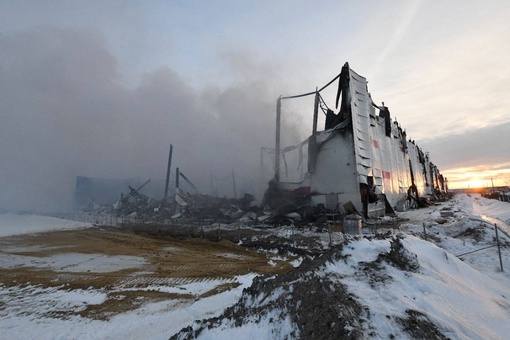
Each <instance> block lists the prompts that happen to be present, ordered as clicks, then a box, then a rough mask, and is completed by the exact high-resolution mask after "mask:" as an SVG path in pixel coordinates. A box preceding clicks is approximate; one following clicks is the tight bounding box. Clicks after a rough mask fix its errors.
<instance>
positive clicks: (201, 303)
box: [0, 195, 510, 339]
mask: <svg viewBox="0 0 510 340" xmlns="http://www.w3.org/2000/svg"><path fill="white" fill-rule="evenodd" d="M399 217H400V218H402V219H406V220H407V222H405V223H404V224H403V225H402V227H401V231H402V232H403V233H404V234H405V237H404V238H403V239H402V243H403V245H404V246H405V248H406V249H407V250H408V251H409V252H411V253H413V254H415V255H416V257H417V261H418V262H419V265H420V269H419V270H418V271H416V272H407V271H402V270H399V269H397V268H393V267H391V266H386V267H385V268H384V270H385V272H384V273H385V275H387V276H390V277H391V278H392V279H391V280H390V281H388V282H387V283H384V284H383V283H381V282H376V283H375V284H374V282H369V281H368V280H365V279H363V277H360V276H359V274H358V266H359V264H360V263H368V262H371V261H374V259H375V258H376V257H377V256H378V254H380V253H381V252H384V251H388V250H389V248H390V243H389V241H388V240H387V239H384V240H375V239H374V240H371V241H369V240H367V239H360V240H351V242H350V243H349V246H348V247H346V248H347V249H346V250H345V251H346V252H347V253H348V255H349V256H348V257H347V258H348V260H346V261H345V260H342V261H332V262H330V263H328V264H327V265H326V266H324V267H321V269H320V273H316V274H317V275H319V276H321V275H322V276H327V277H329V278H332V279H334V280H338V282H341V283H342V284H344V285H346V286H347V287H348V290H349V292H350V293H352V294H353V295H354V296H356V297H357V298H358V301H359V303H361V304H362V305H363V306H366V308H367V309H368V310H369V312H370V313H369V314H370V315H371V319H370V322H369V326H366V327H369V328H370V332H372V333H371V334H373V335H374V336H373V337H375V338H389V337H390V336H394V337H396V338H398V339H405V338H412V337H410V336H409V334H408V333H405V332H403V331H402V330H399V329H396V328H395V325H394V323H392V322H390V321H389V316H391V318H395V316H397V317H398V316H402V317H404V316H405V315H406V313H408V311H409V310H412V311H419V312H420V313H423V315H426V316H427V317H428V320H430V321H431V322H432V323H433V324H434V325H436V326H437V327H438V329H439V330H440V331H441V332H442V334H444V335H446V336H448V337H450V338H452V339H507V338H508V334H510V322H509V321H508V320H510V254H509V249H510V239H509V238H508V236H507V235H508V234H510V228H509V226H508V225H509V224H510V204H508V203H505V202H499V201H495V200H488V199H484V198H481V197H480V196H467V195H458V196H456V197H455V198H454V199H453V200H452V201H450V202H446V203H443V204H441V205H436V206H432V207H429V208H425V209H419V210H413V211H408V212H404V213H400V214H399ZM493 223H497V224H498V226H500V227H501V229H502V230H503V231H504V233H500V234H499V237H500V241H501V243H502V244H503V245H504V246H503V247H502V262H503V266H504V271H503V272H501V271H500V262H499V258H498V254H497V248H496V247H491V248H488V249H485V250H482V251H478V252H473V251H475V250H478V249H481V248H484V247H489V246H492V245H494V236H495V234H494V228H493ZM423 225H425V229H426V237H427V240H423V239H424V238H425V235H423ZM86 226H87V224H84V223H78V222H73V221H65V220H59V219H53V218H48V217H38V216H18V215H12V214H6V215H0V233H1V234H0V235H1V236H3V237H5V236H10V235H18V234H23V233H34V232H44V231H49V230H52V229H61V228H83V227H86ZM505 233H506V234H507V235H505ZM7 250H8V252H9V254H12V253H15V252H16V249H7ZM7 250H6V249H1V251H0V257H1V261H2V262H1V263H2V265H1V268H0V270H4V269H8V268H12V267H13V266H18V267H19V266H25V265H26V262H20V261H19V257H16V256H12V255H9V254H7ZM25 250H26V249H25ZM4 252H5V253H4ZM469 252H473V253H470V254H467V255H463V256H460V257H458V255H462V254H465V253H469ZM76 256H77V258H79V260H78V261H77V260H76V258H75V259H70V258H69V256H67V257H58V256H55V257H51V258H46V259H44V260H41V259H39V260H37V259H26V260H28V261H29V262H30V261H35V262H32V263H31V264H30V266H38V268H40V269H41V270H43V269H50V270H53V271H72V270H74V269H76V268H73V266H72V263H75V264H76V265H78V266H80V267H79V270H80V271H83V270H87V271H101V270H110V271H115V270H122V269H125V268H130V267H136V266H140V265H142V264H143V259H142V258H136V257H128V256H124V257H120V256H119V257H108V256H104V257H94V258H93V259H91V258H87V256H86V255H85V254H79V255H78V254H77V255H76ZM229 256H231V255H229V254H224V257H226V258H228V257H229ZM16 261H18V262H16ZM73 261H74V262H73ZM71 262H72V263H71ZM297 264H299V262H298V263H297ZM103 265H104V266H103ZM105 268H107V269H105ZM254 277H255V274H248V275H244V276H239V277H237V278H236V280H237V281H238V282H239V283H240V285H239V286H238V287H236V288H233V289H230V290H228V291H224V292H220V293H219V294H216V295H212V296H209V297H204V298H201V299H195V300H169V301H161V302H156V303H149V304H145V305H142V306H140V308H138V309H135V310H131V311H127V312H124V313H120V314H117V315H115V316H113V317H112V318H110V319H109V320H105V321H103V320H92V319H89V318H85V317H82V316H79V315H77V314H76V313H75V314H73V315H67V316H64V317H55V313H56V312H57V311H62V310H74V311H75V312H76V311H78V312H79V311H80V310H82V309H84V308H85V306H87V305H93V304H100V303H102V302H103V301H104V300H105V298H106V296H105V292H104V291H102V290H100V289H94V288H89V289H78V290H76V289H74V290H73V289H66V287H52V288H48V287H37V286H32V285H30V284H23V285H18V286H11V287H5V286H2V285H0V334H1V336H0V337H2V338H5V339H78V338H80V339H140V338H145V339H168V338H169V337H170V336H171V335H173V334H175V333H176V332H178V331H179V330H181V329H182V328H183V327H186V326H188V325H191V324H192V323H193V321H195V320H201V319H206V318H211V317H214V316H219V315H221V314H222V312H223V311H224V309H225V308H227V307H229V306H232V305H234V304H235V303H236V302H237V301H238V300H239V298H240V297H241V294H242V291H243V289H244V288H246V287H249V286H250V285H251V283H252V281H253V279H254ZM218 284H219V282H215V281H210V282H209V283H200V284H195V285H193V284H188V285H185V286H184V285H183V286H182V287H179V290H181V291H182V290H184V291H185V292H186V293H189V294H192V295H196V296H199V295H200V294H201V293H203V292H205V291H208V290H210V289H213V288H214V287H216V286H217V285H218ZM158 289H164V288H162V287H159V288H158ZM172 289H174V288H172ZM277 293H278V292H275V294H274V296H273V298H274V299H276V298H277V295H278V294H277ZM20 296H22V298H20ZM269 300H270V299H269ZM256 303H263V302H262V301H253V304H256ZM264 303H267V301H266V302H264ZM277 314H278V313H276V314H275V315H272V314H268V317H266V318H263V319H262V320H259V322H249V321H247V322H245V323H244V324H243V325H241V326H239V325H238V324H235V323H233V322H228V321H225V322H223V323H221V325H220V327H216V328H213V329H211V330H210V331H209V332H204V333H202V334H201V338H205V339H225V338H232V337H236V338H239V339H260V337H261V336H262V337H264V338H271V337H273V338H284V337H292V336H297V337H299V334H297V333H296V332H295V326H294V325H293V324H292V322H291V320H290V319H289V318H287V317H282V318H281V319H280V320H279V319H278V316H277ZM270 317H273V320H272V321H271V320H270V319H271V318H270ZM278 320H279V321H278ZM278 322H280V323H279V324H278ZM293 331H294V333H293ZM367 334H370V333H369V332H368V331H367Z"/></svg>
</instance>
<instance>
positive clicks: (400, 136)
mask: <svg viewBox="0 0 510 340" xmlns="http://www.w3.org/2000/svg"><path fill="white" fill-rule="evenodd" d="M337 78H339V88H338V91H337V100H336V104H337V108H338V102H339V99H340V97H341V105H340V108H339V110H338V112H337V113H335V112H334V111H333V110H331V109H329V108H327V105H326V104H325V103H324V102H323V99H322V97H321V95H320V91H321V90H323V89H324V88H325V87H323V88H322V89H321V90H317V91H316V92H313V93H310V94H311V95H315V107H314V126H313V133H312V135H311V136H310V137H309V138H307V139H306V140H305V141H304V142H302V143H300V144H299V145H297V146H291V147H286V148H283V149H281V148H280V145H279V139H280V137H279V133H280V132H279V119H280V114H281V113H280V109H281V100H282V99H291V98H294V97H281V98H279V99H278V105H277V132H276V147H275V150H276V154H277V155H276V161H275V163H276V165H275V178H274V182H276V183H277V187H278V188H279V190H280V191H282V192H283V193H284V195H285V196H287V197H288V196H292V195H296V196H308V197H309V198H310V200H311V202H312V203H313V204H314V205H323V206H324V207H326V208H327V209H333V210H340V211H341V212H344V211H345V210H347V212H349V210H354V211H357V212H360V213H361V212H362V213H364V214H365V215H366V216H368V217H376V216H381V215H384V214H385V212H390V211H393V210H400V211H402V210H406V209H408V208H409V207H411V206H413V205H416V204H418V203H419V198H420V197H423V196H441V195H444V194H445V193H446V192H447V191H448V182H447V179H446V178H444V177H443V176H442V175H441V173H440V172H439V170H438V169H437V167H436V166H435V165H434V164H433V163H432V162H431V161H430V159H429V156H428V154H427V153H425V152H423V151H422V150H421V149H420V148H419V147H418V146H417V144H416V143H415V142H414V141H412V140H408V138H407V134H406V131H405V130H403V129H402V127H401V126H400V125H399V124H398V123H397V122H396V121H393V120H392V119H391V115H390V111H389V109H388V108H387V107H386V106H384V105H382V106H378V105H376V104H375V103H374V102H373V100H372V98H371V95H370V93H369V92H368V86H367V80H366V79H365V78H364V77H362V76H360V75H359V74H357V73H356V72H354V71H353V70H351V69H350V68H349V64H348V63H346V64H345V65H344V67H343V68H342V72H341V73H340V74H339V75H338V76H337ZM337 78H335V79H337ZM335 79H334V80H335ZM330 84H331V82H330ZM328 85H329V84H328ZM322 104H324V105H322ZM319 109H323V111H324V113H325V115H326V122H325V128H324V130H322V131H317V115H318V111H319ZM305 148H306V149H307V152H303V149H305ZM296 152H298V155H299V157H298V158H299V166H301V172H302V173H303V168H302V166H304V163H305V162H303V157H304V156H303V155H305V154H306V156H307V158H308V162H307V165H306V166H307V169H306V171H304V176H302V177H301V179H300V180H299V181H288V180H286V178H289V177H290V176H288V172H289V167H288V164H287V158H289V155H290V154H291V153H293V154H296ZM299 166H298V168H299ZM284 173H285V175H284Z"/></svg>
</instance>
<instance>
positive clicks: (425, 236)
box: [423, 222, 427, 241]
mask: <svg viewBox="0 0 510 340" xmlns="http://www.w3.org/2000/svg"><path fill="white" fill-rule="evenodd" d="M423 238H424V239H425V241H427V230H426V229H425V222H423Z"/></svg>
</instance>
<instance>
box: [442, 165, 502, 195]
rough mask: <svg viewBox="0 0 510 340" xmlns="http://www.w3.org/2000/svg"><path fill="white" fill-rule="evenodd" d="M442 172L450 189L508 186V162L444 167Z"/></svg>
mask: <svg viewBox="0 0 510 340" xmlns="http://www.w3.org/2000/svg"><path fill="white" fill-rule="evenodd" d="M442 174H443V175H444V176H445V177H446V178H448V186H449V188H451V189H467V188H472V189H475V188H487V187H492V185H494V186H495V187H498V186H510V163H504V164H499V165H492V166H487V165H485V166H477V167H466V168H454V169H446V170H445V171H442Z"/></svg>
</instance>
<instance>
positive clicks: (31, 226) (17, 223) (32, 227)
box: [0, 213, 92, 237]
mask: <svg viewBox="0 0 510 340" xmlns="http://www.w3.org/2000/svg"><path fill="white" fill-rule="evenodd" d="M90 226H92V224H91V223H86V222H76V221H70V220H63V219H60V218H56V217H48V216H37V215H16V214H11V213H9V214H0V237H4V236H12V235H20V234H31V233H41V232H45V231H51V230H61V229H75V228H86V227H90Z"/></svg>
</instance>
